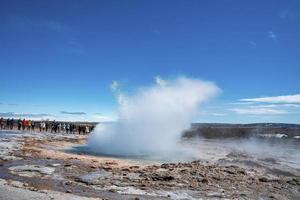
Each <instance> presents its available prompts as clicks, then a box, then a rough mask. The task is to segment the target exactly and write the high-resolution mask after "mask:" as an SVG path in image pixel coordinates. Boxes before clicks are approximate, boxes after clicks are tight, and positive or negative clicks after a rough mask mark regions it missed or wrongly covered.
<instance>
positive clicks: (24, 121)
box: [22, 118, 26, 131]
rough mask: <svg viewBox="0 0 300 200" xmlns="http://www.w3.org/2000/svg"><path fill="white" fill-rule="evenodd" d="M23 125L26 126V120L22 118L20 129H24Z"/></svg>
mask: <svg viewBox="0 0 300 200" xmlns="http://www.w3.org/2000/svg"><path fill="white" fill-rule="evenodd" d="M25 127H26V120H25V118H24V119H23V120H22V129H23V131H24V130H25Z"/></svg>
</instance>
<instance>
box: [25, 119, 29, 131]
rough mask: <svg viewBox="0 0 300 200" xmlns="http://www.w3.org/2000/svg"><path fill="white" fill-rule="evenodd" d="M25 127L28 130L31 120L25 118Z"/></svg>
mask: <svg viewBox="0 0 300 200" xmlns="http://www.w3.org/2000/svg"><path fill="white" fill-rule="evenodd" d="M25 128H26V130H28V128H29V120H28V119H27V120H25Z"/></svg>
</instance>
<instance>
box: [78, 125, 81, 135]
mask: <svg viewBox="0 0 300 200" xmlns="http://www.w3.org/2000/svg"><path fill="white" fill-rule="evenodd" d="M78 133H79V135H80V133H81V126H80V125H78Z"/></svg>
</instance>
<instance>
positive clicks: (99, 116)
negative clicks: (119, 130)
mask: <svg viewBox="0 0 300 200" xmlns="http://www.w3.org/2000/svg"><path fill="white" fill-rule="evenodd" d="M92 117H93V118H94V119H95V120H96V121H97V122H113V121H116V119H115V118H114V117H111V116H106V115H102V114H98V113H97V114H96V113H95V114H94V115H93V116H92Z"/></svg>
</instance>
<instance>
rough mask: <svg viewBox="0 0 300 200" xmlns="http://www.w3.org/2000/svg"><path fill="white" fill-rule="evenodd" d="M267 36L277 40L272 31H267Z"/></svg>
mask: <svg viewBox="0 0 300 200" xmlns="http://www.w3.org/2000/svg"><path fill="white" fill-rule="evenodd" d="M269 38H271V39H272V40H274V41H276V40H277V35H276V34H275V33H274V32H273V31H269Z"/></svg>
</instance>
